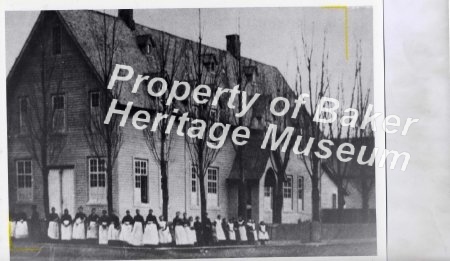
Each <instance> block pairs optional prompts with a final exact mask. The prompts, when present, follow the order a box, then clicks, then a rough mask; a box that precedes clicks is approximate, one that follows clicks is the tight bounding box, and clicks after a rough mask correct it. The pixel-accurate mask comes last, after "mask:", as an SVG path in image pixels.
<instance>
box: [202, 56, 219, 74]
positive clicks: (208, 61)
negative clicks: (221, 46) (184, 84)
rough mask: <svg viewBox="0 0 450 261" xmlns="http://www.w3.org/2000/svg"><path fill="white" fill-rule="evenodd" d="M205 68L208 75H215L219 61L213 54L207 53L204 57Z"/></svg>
mask: <svg viewBox="0 0 450 261" xmlns="http://www.w3.org/2000/svg"><path fill="white" fill-rule="evenodd" d="M203 66H205V69H206V71H207V72H208V73H214V72H215V71H216V66H217V59H216V56H215V55H214V54H212V53H207V54H204V55H203Z"/></svg>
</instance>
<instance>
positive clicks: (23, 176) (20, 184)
mask: <svg viewBox="0 0 450 261" xmlns="http://www.w3.org/2000/svg"><path fill="white" fill-rule="evenodd" d="M16 164H17V166H16V171H17V201H32V200H33V169H32V165H31V160H18V161H17V163H16Z"/></svg>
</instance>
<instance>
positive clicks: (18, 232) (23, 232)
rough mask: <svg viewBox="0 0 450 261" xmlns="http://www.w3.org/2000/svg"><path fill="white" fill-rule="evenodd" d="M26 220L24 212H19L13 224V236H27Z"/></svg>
mask: <svg viewBox="0 0 450 261" xmlns="http://www.w3.org/2000/svg"><path fill="white" fill-rule="evenodd" d="M28 235H29V234H28V222H27V215H26V214H25V212H20V213H19V214H18V215H17V218H16V224H15V226H14V236H13V238H16V239H22V238H28Z"/></svg>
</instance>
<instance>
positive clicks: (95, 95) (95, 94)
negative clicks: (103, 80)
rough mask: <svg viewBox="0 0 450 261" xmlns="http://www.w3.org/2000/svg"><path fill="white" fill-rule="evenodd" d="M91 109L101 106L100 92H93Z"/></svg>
mask: <svg viewBox="0 0 450 261" xmlns="http://www.w3.org/2000/svg"><path fill="white" fill-rule="evenodd" d="M90 103H91V110H93V109H97V108H98V107H99V106H100V92H91V101H90Z"/></svg>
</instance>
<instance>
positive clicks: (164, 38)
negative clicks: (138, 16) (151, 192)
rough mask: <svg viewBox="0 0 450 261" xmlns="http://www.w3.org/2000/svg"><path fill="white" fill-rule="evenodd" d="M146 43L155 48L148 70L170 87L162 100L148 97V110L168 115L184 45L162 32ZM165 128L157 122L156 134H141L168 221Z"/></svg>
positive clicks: (169, 142)
mask: <svg viewBox="0 0 450 261" xmlns="http://www.w3.org/2000/svg"><path fill="white" fill-rule="evenodd" d="M146 40H147V41H153V43H151V44H153V45H154V48H153V49H152V53H151V54H148V55H147V56H146V57H147V62H148V67H149V69H150V70H151V71H153V73H152V75H153V76H157V77H160V78H163V79H164V80H165V81H166V82H167V85H168V86H169V90H168V91H166V92H165V93H164V94H163V95H162V96H161V97H157V98H155V97H152V98H150V97H148V100H147V105H148V106H147V107H149V108H150V107H151V106H152V105H153V107H154V108H155V110H156V111H157V112H159V113H162V114H166V115H170V114H172V113H173V110H174V108H175V104H176V103H174V102H172V103H171V104H170V105H166V102H167V99H168V96H169V93H170V91H171V90H170V88H172V86H173V83H174V81H175V80H177V79H181V78H182V77H183V68H182V66H181V65H182V61H183V57H184V56H185V51H186V44H185V41H182V40H178V39H176V38H173V37H170V36H169V35H168V34H166V33H164V32H162V33H161V35H160V36H158V37H157V38H156V39H154V38H150V39H146ZM155 67H156V68H155ZM168 124H169V120H168V119H167V118H164V119H162V120H161V121H160V123H159V125H158V128H157V130H156V131H152V130H151V129H149V128H146V129H145V130H144V137H145V139H146V143H147V146H148V148H149V149H150V151H151V152H152V154H153V157H154V159H155V160H156V162H157V164H158V166H159V168H160V174H161V190H162V209H163V211H162V214H163V216H164V217H166V218H167V217H168V206H169V186H168V178H169V168H168V164H167V162H168V161H169V159H170V151H171V145H172V135H171V134H166V129H167V126H168Z"/></svg>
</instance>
